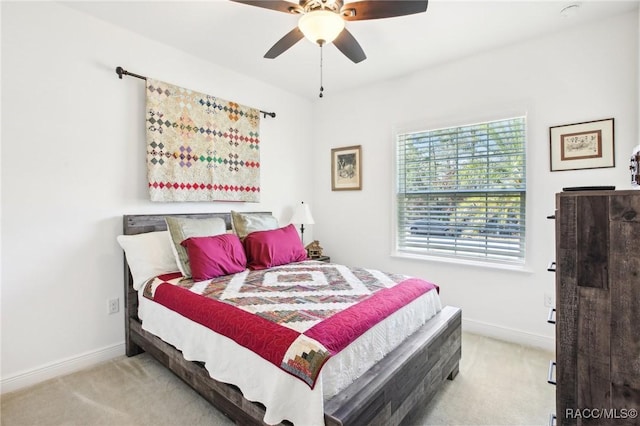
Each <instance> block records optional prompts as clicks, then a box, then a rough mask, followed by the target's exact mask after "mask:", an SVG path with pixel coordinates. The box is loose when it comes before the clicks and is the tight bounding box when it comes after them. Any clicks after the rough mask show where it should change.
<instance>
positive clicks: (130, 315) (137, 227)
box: [122, 212, 271, 356]
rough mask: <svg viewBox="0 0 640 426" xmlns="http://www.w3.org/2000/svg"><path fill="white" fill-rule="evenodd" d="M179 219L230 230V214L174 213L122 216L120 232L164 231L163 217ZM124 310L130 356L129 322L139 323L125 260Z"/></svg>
mask: <svg viewBox="0 0 640 426" xmlns="http://www.w3.org/2000/svg"><path fill="white" fill-rule="evenodd" d="M241 213H242V214H256V215H265V214H271V212H241ZM167 216H170V217H180V218H189V219H210V218H214V217H219V218H221V219H223V220H224V223H225V224H226V226H227V230H230V229H232V226H231V213H229V212H227V213H175V214H171V213H169V214H137V215H124V216H123V224H122V230H123V233H124V234H125V235H136V234H144V233H146V232H154V231H166V230H167V224H166V222H165V220H164V218H165V217H167ZM124 309H125V342H126V344H127V355H129V356H131V355H133V354H134V352H135V350H134V349H133V348H131V347H130V343H129V342H130V339H129V321H130V319H131V320H135V321H139V318H138V292H137V291H136V290H134V288H133V278H132V276H131V271H129V264H128V263H127V259H126V257H125V259H124Z"/></svg>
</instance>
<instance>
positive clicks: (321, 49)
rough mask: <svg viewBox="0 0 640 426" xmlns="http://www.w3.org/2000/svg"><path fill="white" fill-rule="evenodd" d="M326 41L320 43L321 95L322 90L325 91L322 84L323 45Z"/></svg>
mask: <svg viewBox="0 0 640 426" xmlns="http://www.w3.org/2000/svg"><path fill="white" fill-rule="evenodd" d="M323 46H324V43H323V44H321V45H320V97H322V92H324V87H323V85H322V47H323Z"/></svg>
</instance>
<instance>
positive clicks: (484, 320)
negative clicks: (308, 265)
mask: <svg viewBox="0 0 640 426" xmlns="http://www.w3.org/2000/svg"><path fill="white" fill-rule="evenodd" d="M315 108H316V109H317V110H316V113H315V117H317V121H316V122H315V123H316V134H315V140H314V143H313V150H314V158H316V162H315V171H316V173H315V174H316V176H317V178H316V180H315V182H314V199H315V206H314V216H315V219H316V225H315V229H314V232H315V237H316V238H317V239H319V240H320V243H321V245H322V246H323V247H324V248H325V252H326V254H328V255H330V256H331V257H332V261H337V262H339V263H345V264H351V265H361V266H368V267H375V268H378V269H383V270H390V271H395V272H402V273H408V274H415V275H418V276H422V277H424V278H426V279H431V280H433V281H435V282H436V283H439V284H440V285H441V287H442V291H441V295H442V298H443V301H444V302H445V303H446V304H450V305H455V306H460V307H462V309H463V318H464V325H465V327H466V328H467V329H469V330H475V331H481V332H483V333H488V334H493V335H496V336H499V337H503V338H508V339H511V340H515V341H521V342H525V343H530V344H535V345H540V346H543V347H547V348H550V349H551V348H553V327H552V326H550V325H548V324H547V323H546V321H545V320H546V317H547V314H548V308H545V307H544V293H553V292H554V275H553V274H552V273H550V272H547V271H546V267H547V264H548V263H549V262H550V261H552V260H553V259H554V223H553V222H552V221H550V220H548V219H546V216H547V215H549V214H552V213H553V211H554V203H555V201H554V193H556V192H558V191H561V189H562V188H563V187H566V186H579V185H604V184H613V185H616V186H617V187H618V188H619V189H628V188H629V187H630V183H629V181H630V179H629V173H628V158H629V154H630V152H631V149H632V147H633V146H634V145H635V144H637V141H638V124H637V123H638V13H637V12H636V11H633V12H632V13H628V14H625V15H623V16H619V17H616V18H613V19H610V20H607V21H604V22H600V23H596V24H590V25H589V26H584V27H579V28H577V29H573V30H568V31H566V32H563V33H558V34H550V35H548V36H547V37H545V38H540V39H536V40H533V41H530V42H527V43H521V44H518V45H515V46H511V47H506V48H502V49H499V50H494V51H491V52H486V53H481V54H478V55H477V56H473V57H469V58H466V59H464V60H460V61H457V62H453V63H449V64H446V65H443V66H440V67H438V68H433V69H428V70H424V71H422V72H419V73H416V74H412V75H408V76H404V77H402V78H398V79H396V80H392V81H386V82H382V83H378V84H376V85H375V86H374V87H371V88H364V89H359V90H353V91H349V92H344V93H342V94H341V95H336V94H332V96H328V97H326V98H324V99H323V100H322V101H321V102H318V103H317V104H316V107H315ZM514 111H515V112H520V113H526V114H527V123H528V135H527V136H528V147H527V203H528V208H527V241H528V245H527V269H528V272H509V271H504V270H497V269H488V268H481V267H473V266H461V265H454V264H450V263H440V262H433V261H418V260H407V259H399V258H392V257H391V256H390V253H391V247H392V241H391V230H390V228H391V223H392V220H393V216H392V211H391V200H392V197H393V192H394V179H393V161H394V157H393V146H394V145H393V138H392V128H393V127H394V126H397V125H405V124H412V123H416V122H419V123H420V122H421V123H423V124H424V125H425V126H426V127H425V128H429V127H430V126H434V128H437V127H438V126H440V125H443V124H444V125H446V124H467V123H473V122H476V121H477V120H481V119H486V118H501V114H502V113H507V114H508V113H511V112H514ZM610 117H614V118H615V140H616V142H615V151H616V153H615V155H616V159H615V160H616V167H615V168H607V169H593V170H580V171H562V172H553V173H552V172H550V171H549V136H548V133H549V127H550V126H555V125H562V124H570V123H576V122H582V121H590V120H597V119H604V118H610ZM336 129H339V131H336ZM349 145H362V158H363V189H362V191H343V192H332V191H331V185H330V170H331V168H330V149H331V148H334V147H339V146H349Z"/></svg>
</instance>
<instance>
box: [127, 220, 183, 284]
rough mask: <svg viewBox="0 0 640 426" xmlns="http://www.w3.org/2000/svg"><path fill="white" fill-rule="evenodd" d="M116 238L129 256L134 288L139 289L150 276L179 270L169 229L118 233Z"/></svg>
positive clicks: (128, 261) (128, 260)
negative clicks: (132, 233) (130, 233)
mask: <svg viewBox="0 0 640 426" xmlns="http://www.w3.org/2000/svg"><path fill="white" fill-rule="evenodd" d="M116 239H117V240H118V244H120V247H122V249H123V250H124V254H125V255H126V257H127V263H128V264H129V269H130V270H131V276H132V277H133V288H134V289H136V290H139V289H140V287H142V285H143V284H144V283H145V282H146V281H147V280H148V279H149V278H153V277H155V276H157V275H162V274H166V273H169V272H178V271H179V269H178V264H177V263H176V257H175V256H174V255H173V250H172V249H171V236H170V235H169V231H157V232H147V233H145V234H137V235H118V237H117V238H116Z"/></svg>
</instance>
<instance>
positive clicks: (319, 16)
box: [298, 10, 344, 45]
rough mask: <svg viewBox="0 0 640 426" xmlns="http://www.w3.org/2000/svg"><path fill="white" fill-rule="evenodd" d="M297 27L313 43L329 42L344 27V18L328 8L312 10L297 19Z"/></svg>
mask: <svg viewBox="0 0 640 426" xmlns="http://www.w3.org/2000/svg"><path fill="white" fill-rule="evenodd" d="M298 28H300V31H302V34H304V36H305V37H306V38H307V39H308V40H310V41H312V42H313V43H316V44H319V45H323V44H325V43H331V42H333V40H335V39H336V37H338V35H339V34H340V33H341V32H342V30H343V29H344V20H343V19H342V18H341V17H340V15H338V14H337V13H335V12H331V11H329V10H312V11H310V12H309V13H306V14H305V15H303V16H302V17H301V18H300V20H299V21H298Z"/></svg>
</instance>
